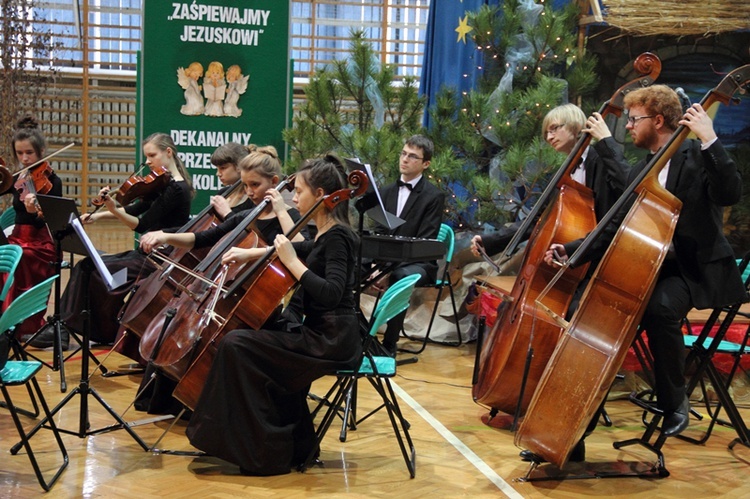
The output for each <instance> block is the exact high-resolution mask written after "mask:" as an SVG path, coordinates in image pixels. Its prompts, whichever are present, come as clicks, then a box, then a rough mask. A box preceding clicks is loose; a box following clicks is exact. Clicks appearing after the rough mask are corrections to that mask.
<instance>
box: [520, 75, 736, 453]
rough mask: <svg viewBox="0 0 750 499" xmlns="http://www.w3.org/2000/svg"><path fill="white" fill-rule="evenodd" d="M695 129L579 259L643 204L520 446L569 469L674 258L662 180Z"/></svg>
mask: <svg viewBox="0 0 750 499" xmlns="http://www.w3.org/2000/svg"><path fill="white" fill-rule="evenodd" d="M748 86H750V65H746V66H742V67H740V68H738V69H735V70H734V71H732V72H731V73H729V75H727V76H726V77H725V78H724V79H723V80H722V81H721V82H720V83H719V85H718V86H717V87H716V88H714V89H712V90H711V91H710V92H709V93H708V94H707V95H706V96H705V97H704V99H703V100H702V101H701V105H702V106H703V108H704V109H708V108H710V107H711V106H712V105H714V104H715V103H717V102H721V103H724V104H727V105H728V104H729V103H730V102H731V100H732V95H733V93H734V92H735V91H737V90H740V91H741V92H743V93H744V92H747V90H748ZM689 133H690V129H689V128H687V127H685V126H684V125H681V126H679V127H678V128H677V130H675V132H674V133H673V134H672V136H671V137H670V139H669V141H668V142H667V143H666V144H665V145H664V146H663V147H662V148H661V149H660V150H659V151H658V152H657V153H656V155H655V156H654V157H653V158H652V159H651V161H649V163H648V164H647V165H646V167H645V168H644V169H643V170H642V171H641V172H640V173H639V175H638V176H637V177H636V178H635V179H634V180H633V182H632V183H631V185H630V186H628V189H627V190H626V191H625V193H624V194H623V196H622V197H621V198H620V199H619V200H618V202H617V203H615V205H614V206H613V207H612V208H611V209H610V211H609V212H608V213H607V215H606V216H605V217H604V218H603V219H602V220H601V221H600V222H599V224H598V225H597V227H596V229H595V230H594V231H593V232H592V233H591V234H590V235H589V236H587V237H586V239H585V240H584V241H583V243H582V244H581V246H580V247H579V248H578V249H577V250H576V251H575V253H573V255H571V257H570V259H569V260H568V261H567V262H566V264H565V266H564V267H563V269H561V271H560V272H562V271H564V269H565V268H566V267H568V266H575V265H576V264H577V263H578V262H579V261H581V260H582V258H583V255H585V253H586V252H587V251H589V250H590V248H591V246H592V245H593V244H594V242H595V241H596V240H597V239H598V238H599V237H602V234H603V233H604V232H605V229H606V228H607V225H608V224H610V222H612V221H613V220H615V219H616V217H618V216H620V213H619V212H620V211H621V210H624V208H625V206H626V203H628V202H630V201H632V200H633V197H635V201H634V203H633V205H632V206H631V207H630V210H629V211H628V213H627V215H626V216H625V218H624V219H623V221H622V223H621V224H620V225H619V228H618V230H617V232H616V234H615V236H614V238H613V240H612V242H611V243H610V244H609V247H608V249H607V251H606V253H605V254H604V257H603V258H602V260H601V261H600V263H599V266H598V267H597V269H596V272H595V273H594V275H593V276H592V278H591V280H590V282H589V284H588V286H587V287H586V290H585V291H584V294H583V296H582V298H581V303H580V306H579V308H578V310H577V311H576V312H575V314H573V317H572V318H571V320H570V323H569V324H568V325H567V327H566V328H565V333H564V335H563V337H562V339H561V340H560V342H559V343H558V345H557V347H556V349H555V351H554V352H553V354H552V357H551V358H550V360H549V363H548V364H547V367H546V369H545V371H544V373H543V376H542V378H541V379H540V381H539V385H538V387H537V389H536V391H535V393H534V396H533V398H532V400H531V403H530V405H529V408H528V410H527V412H526V417H525V418H524V420H523V422H522V423H521V426H520V428H519V430H518V432H517V433H516V437H515V443H516V445H517V446H519V447H523V448H525V449H528V450H530V451H531V452H533V453H534V454H536V455H538V456H540V457H541V458H543V459H545V460H547V461H548V462H550V463H553V464H555V465H556V466H558V467H563V466H564V465H565V463H566V462H567V460H568V458H569V456H570V453H571V451H572V450H573V447H574V446H575V445H576V443H577V442H578V441H579V440H580V438H581V437H582V436H583V434H584V432H585V430H586V426H587V425H588V423H589V422H590V421H591V419H592V418H593V416H594V414H595V413H596V411H597V410H598V408H599V406H600V405H601V402H602V401H603V400H604V397H606V394H607V392H608V391H609V387H610V386H611V385H612V382H613V381H614V378H615V375H616V374H617V371H618V369H619V368H620V366H621V365H622V362H623V360H624V358H625V355H626V354H627V351H628V348H629V347H630V345H631V343H632V342H633V339H634V337H635V334H636V331H637V328H638V324H639V323H640V320H641V317H642V316H643V313H644V311H645V308H646V305H647V303H648V301H649V298H650V297H651V293H652V291H653V289H654V284H655V282H656V277H657V276H658V273H659V270H660V268H661V265H662V263H663V261H664V258H665V257H666V255H667V251H668V249H669V245H670V243H671V241H672V236H673V234H674V231H675V227H676V225H677V220H678V218H679V215H680V210H681V208H682V202H681V201H680V200H679V199H678V198H677V197H675V196H674V195H673V194H672V193H670V192H669V191H667V190H666V189H665V188H663V187H662V186H661V185H660V184H659V180H658V175H659V172H660V171H661V170H662V169H663V168H664V166H665V165H666V164H667V162H668V161H669V159H670V158H671V157H672V156H673V155H674V154H675V152H676V151H677V150H678V148H679V147H680V145H681V144H682V142H684V140H685V139H686V137H687V135H688V134H689Z"/></svg>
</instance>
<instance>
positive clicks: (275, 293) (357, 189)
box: [172, 170, 368, 410]
mask: <svg viewBox="0 0 750 499" xmlns="http://www.w3.org/2000/svg"><path fill="white" fill-rule="evenodd" d="M348 180H349V183H350V184H351V185H353V186H354V188H353V189H341V190H339V191H336V192H333V193H331V194H329V195H327V196H324V197H323V198H321V199H320V200H318V202H317V203H316V204H315V205H314V206H313V207H312V208H311V209H310V210H309V211H308V212H307V213H306V214H305V215H304V216H303V217H302V218H300V220H299V221H298V222H297V223H296V224H295V226H294V227H293V228H292V230H291V231H290V232H289V233H288V234H287V235H286V236H287V237H288V238H289V239H291V238H292V237H294V235H296V234H297V233H298V232H299V231H300V230H302V228H303V227H304V226H305V225H307V223H308V222H309V221H310V220H312V218H313V216H314V215H315V213H316V212H317V211H318V210H320V209H321V208H323V206H326V207H327V208H328V209H333V208H334V207H335V206H336V205H338V204H339V203H341V202H343V201H346V200H349V199H352V198H354V197H357V196H361V195H362V194H364V193H365V191H366V190H367V185H368V180H367V176H366V175H365V173H364V172H363V171H361V170H355V171H353V172H350V173H349V177H348ZM269 248H270V249H269V251H268V252H267V253H266V254H265V255H264V256H263V257H262V258H259V259H258V260H256V262H255V263H254V264H253V265H252V266H251V267H250V268H248V269H247V270H246V271H245V272H244V273H243V274H241V275H240V276H238V277H237V278H236V279H235V280H234V283H233V284H232V285H231V286H230V287H229V289H228V290H227V291H226V292H224V294H223V297H222V299H221V300H220V301H224V302H229V303H233V304H234V307H233V309H232V311H231V312H230V313H229V314H228V315H225V316H224V318H222V319H220V320H218V321H216V320H214V318H215V317H216V314H215V311H214V310H213V309H207V310H206V311H205V317H202V318H201V322H202V323H203V324H215V325H216V326H217V329H216V331H215V333H213V334H212V336H211V338H210V339H209V340H208V341H206V342H205V343H204V344H205V346H204V347H203V350H202V351H201V352H200V354H199V355H198V356H197V357H196V358H195V361H194V362H193V363H192V364H191V365H190V367H189V368H188V370H187V371H186V372H185V374H184V375H183V376H182V378H181V379H180V381H179V383H177V387H176V388H175V390H174V393H173V394H172V395H173V396H174V397H175V398H176V399H177V400H179V401H180V402H182V403H183V404H185V406H186V407H188V408H190V409H191V410H192V409H194V408H195V405H196V403H197V402H198V397H199V396H200V393H201V391H202V390H203V386H204V385H205V382H206V377H207V376H208V372H209V370H210V368H211V364H212V363H213V359H214V357H215V356H216V349H217V346H218V343H219V341H220V340H221V338H222V337H223V336H224V335H225V334H226V333H227V332H229V331H231V330H233V329H236V328H237V327H236V325H237V324H238V323H239V324H247V325H248V326H250V327H251V328H253V329H259V328H260V327H261V326H262V325H263V324H264V323H265V322H266V320H267V319H268V317H269V316H270V314H271V313H272V312H273V311H274V310H275V309H276V307H277V305H278V304H279V303H280V302H281V299H282V298H283V297H284V296H285V295H286V294H287V293H288V292H289V291H290V290H291V289H292V288H293V287H295V286H296V285H297V281H296V279H295V278H294V276H293V275H291V273H290V272H289V271H288V270H287V269H286V267H284V265H283V264H282V263H281V260H279V257H278V255H277V254H276V248H275V247H274V246H273V245H271V246H269ZM219 292H221V291H220V288H218V287H217V290H216V293H217V294H218V293H219Z"/></svg>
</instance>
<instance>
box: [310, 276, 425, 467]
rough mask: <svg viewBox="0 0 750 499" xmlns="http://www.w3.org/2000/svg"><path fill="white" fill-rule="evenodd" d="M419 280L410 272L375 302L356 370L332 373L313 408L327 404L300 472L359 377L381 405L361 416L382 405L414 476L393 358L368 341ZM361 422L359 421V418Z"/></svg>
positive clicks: (402, 304)
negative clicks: (393, 381)
mask: <svg viewBox="0 0 750 499" xmlns="http://www.w3.org/2000/svg"><path fill="white" fill-rule="evenodd" d="M418 279H419V275H410V276H407V277H404V278H403V279H401V280H399V281H398V282H397V283H395V284H394V285H392V286H391V287H389V288H388V290H387V291H386V292H385V293H384V294H383V296H382V297H381V298H380V300H379V301H378V304H377V306H376V307H375V310H374V311H373V314H372V317H371V320H370V329H369V335H367V337H366V338H365V340H364V344H363V354H362V359H361V361H360V363H359V368H358V369H357V370H341V371H337V372H336V373H335V376H336V381H335V382H334V384H333V386H332V387H331V389H330V390H329V391H328V393H327V394H326V396H325V397H324V398H323V399H322V400H321V401H320V402H319V404H318V407H317V408H316V409H315V410H314V411H313V416H315V414H317V412H318V410H320V408H322V407H324V406H327V407H328V409H327V410H326V412H325V414H324V415H323V418H322V419H321V421H320V423H318V428H317V430H316V438H317V443H318V445H317V446H316V447H315V449H314V450H313V451H312V452H311V453H310V455H309V456H308V458H307V460H306V461H305V463H303V464H302V465H300V467H299V471H303V472H304V471H305V470H306V469H307V468H308V467H309V466H310V465H311V463H312V462H313V461H314V459H315V454H316V451H317V450H318V449H319V448H320V444H321V442H322V441H323V438H324V437H325V435H326V432H327V431H328V428H329V427H330V426H331V423H332V422H333V421H334V419H336V417H337V416H338V415H340V414H341V412H342V406H343V405H344V403H345V402H346V401H347V400H348V399H350V398H351V397H356V393H357V392H356V389H355V386H356V384H357V381H358V380H360V379H363V378H364V379H367V381H369V382H370V384H371V385H372V386H373V388H375V391H376V392H377V393H378V395H379V396H380V398H381V401H382V404H381V405H380V406H379V407H378V408H377V409H375V410H374V411H372V412H370V413H369V414H368V415H367V416H365V417H364V418H362V419H366V418H367V417H369V416H370V415H372V414H374V413H375V412H377V411H379V410H380V409H382V408H385V410H386V412H387V413H388V417H389V419H390V422H391V426H392V427H393V432H394V434H395V435H396V439H397V440H398V444H399V448H400V449H401V454H402V456H403V458H404V462H405V463H406V467H407V469H408V470H409V475H410V476H411V478H414V476H415V472H416V450H415V449H414V444H413V442H412V440H411V436H410V435H409V423H408V422H407V421H406V420H405V419H404V417H403V415H402V414H401V408H400V407H399V405H398V400H397V399H396V395H395V393H394V391H393V387H392V385H391V382H390V378H392V377H394V376H395V375H396V360H395V359H394V358H393V357H390V356H378V355H373V354H372V353H371V352H370V348H369V346H370V343H372V342H373V341H374V337H375V335H376V334H377V331H378V328H379V327H380V326H381V325H383V324H385V323H386V322H388V321H389V320H390V319H391V318H393V317H394V316H395V315H397V314H399V313H401V312H403V311H404V310H406V309H407V308H408V307H409V297H410V296H411V294H412V293H413V292H414V283H415V282H416V281H417V280H418ZM349 407H351V404H348V403H347V404H346V409H345V410H344V416H343V418H344V421H345V423H346V421H347V420H348V419H349V417H350V415H349V412H348V411H349ZM360 421H361V420H360Z"/></svg>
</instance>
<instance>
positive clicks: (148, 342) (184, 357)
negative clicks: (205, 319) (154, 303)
mask: <svg viewBox="0 0 750 499" xmlns="http://www.w3.org/2000/svg"><path fill="white" fill-rule="evenodd" d="M293 186H294V176H293V175H290V176H289V177H287V178H285V179H284V180H283V181H281V182H280V183H279V184H278V185H277V186H276V190H279V191H282V190H284V189H291V188H292V187H293ZM268 204H269V201H266V200H264V201H262V202H261V203H259V204H258V205H257V206H256V207H255V208H254V209H253V210H252V211H251V212H250V213H249V214H247V216H245V218H244V219H243V220H242V222H241V223H240V224H239V225H237V227H235V228H234V229H233V230H232V232H230V233H229V234H227V235H225V236H224V237H223V238H222V239H221V240H220V241H219V242H218V243H216V244H215V245H214V246H213V247H212V248H211V250H210V251H209V253H208V255H207V256H206V257H205V258H204V259H203V260H202V261H201V262H200V263H199V264H198V265H197V266H195V268H194V269H193V271H192V272H190V273H189V274H188V276H187V279H186V280H185V281H184V282H182V283H181V284H180V285H179V286H178V287H177V288H176V289H175V291H174V293H173V297H172V298H171V299H169V300H168V301H167V302H166V303H165V304H164V306H163V307H162V308H161V309H160V311H159V312H158V313H157V314H155V315H153V316H152V318H151V320H150V322H149V323H148V326H147V327H146V329H145V331H144V333H143V335H142V336H141V341H140V344H139V352H140V354H141V356H142V357H143V358H144V359H149V358H152V356H153V355H154V352H155V349H156V347H157V345H158V347H159V351H158V354H157V356H156V357H155V358H154V364H155V365H156V366H158V367H160V368H161V370H162V371H163V372H164V373H165V374H166V375H168V376H169V377H171V378H173V379H175V380H178V379H179V378H180V377H181V376H182V373H183V372H184V371H185V369H187V367H188V365H189V363H190V361H191V355H192V354H193V353H194V352H193V349H194V347H195V346H196V345H197V344H199V342H200V341H201V330H202V328H198V327H196V323H195V321H196V320H197V318H199V317H200V313H198V314H196V311H200V310H202V309H203V308H205V303H206V300H207V299H208V298H209V296H210V295H211V291H212V290H213V289H214V285H213V283H212V281H213V280H214V279H215V278H216V277H215V276H216V273H217V271H219V268H220V264H221V256H222V255H223V254H224V253H225V252H226V251H227V250H228V249H229V248H231V247H233V246H238V247H241V248H253V247H265V245H266V243H265V242H263V240H262V239H261V238H260V237H258V235H257V233H256V232H255V231H254V230H253V229H252V228H251V224H253V223H254V222H255V221H256V220H257V218H258V217H259V216H260V215H261V214H262V213H263V211H264V210H265V209H266V207H267V206H268ZM165 261H167V263H168V268H167V270H169V266H173V265H174V261H173V260H172V259H165ZM239 270H240V269H234V270H233V274H232V275H230V276H228V277H225V279H228V280H229V281H231V280H232V279H233V278H234V277H235V276H236V274H237V272H239ZM162 273H163V272H162ZM186 273H187V272H186ZM191 278H192V280H191ZM188 282H189V283H188ZM223 307H224V304H223V303H222V304H221V305H220V311H221V312H224V313H228V312H229V311H230V310H231V309H224V308H223ZM150 308H152V309H153V307H150ZM171 308H174V309H175V310H177V314H176V315H175V316H174V318H172V320H171V321H170V323H169V324H168V326H167V329H166V330H165V331H163V332H162V329H163V327H164V320H165V318H166V311H167V310H169V309H171ZM160 337H161V342H160V341H159V340H160Z"/></svg>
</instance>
